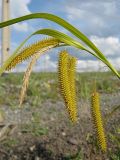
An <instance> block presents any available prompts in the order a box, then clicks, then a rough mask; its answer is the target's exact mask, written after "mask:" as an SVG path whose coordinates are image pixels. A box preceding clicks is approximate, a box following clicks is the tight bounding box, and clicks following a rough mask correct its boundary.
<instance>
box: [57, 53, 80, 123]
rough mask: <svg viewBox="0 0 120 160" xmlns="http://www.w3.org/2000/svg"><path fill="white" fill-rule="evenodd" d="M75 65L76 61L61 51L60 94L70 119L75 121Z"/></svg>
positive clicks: (59, 66)
mask: <svg viewBox="0 0 120 160" xmlns="http://www.w3.org/2000/svg"><path fill="white" fill-rule="evenodd" d="M75 64H76V59H75V58H74V57H72V56H70V55H69V54H68V53H67V51H62V52H61V53H60V56H59V65H58V74H59V84H60V90H61V94H62V96H63V99H64V101H65V105H66V108H67V110H68V113H69V116H70V119H71V121H72V122H76V121H77V105H76V90H75V73H74V71H75Z"/></svg>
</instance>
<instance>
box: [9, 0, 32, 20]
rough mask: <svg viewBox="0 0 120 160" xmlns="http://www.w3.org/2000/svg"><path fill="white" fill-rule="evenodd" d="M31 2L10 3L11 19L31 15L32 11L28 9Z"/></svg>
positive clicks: (15, 0) (13, 1) (26, 0)
mask: <svg viewBox="0 0 120 160" xmlns="http://www.w3.org/2000/svg"><path fill="white" fill-rule="evenodd" d="M30 2H31V0H11V2H10V10H11V17H12V18H15V17H19V16H23V15H26V14H30V13H31V11H30V10H29V8H28V4H29V3H30Z"/></svg>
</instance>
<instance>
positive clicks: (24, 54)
mask: <svg viewBox="0 0 120 160" xmlns="http://www.w3.org/2000/svg"><path fill="white" fill-rule="evenodd" d="M59 43H60V41H59V40H57V39H55V38H48V39H45V40H41V41H38V42H37V43H34V44H32V45H30V46H28V47H26V48H24V49H23V50H21V51H20V52H19V53H18V54H17V55H16V57H15V58H14V59H13V60H12V61H11V63H10V64H9V65H8V66H7V68H6V70H10V69H12V68H14V67H15V66H16V65H17V64H19V63H21V62H23V61H25V60H26V59H27V58H30V57H31V56H32V55H34V54H35V53H37V52H39V51H40V50H41V49H42V48H45V47H48V46H51V45H52V46H53V45H55V46H57V45H58V44H59Z"/></svg>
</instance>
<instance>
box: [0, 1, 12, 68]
mask: <svg viewBox="0 0 120 160" xmlns="http://www.w3.org/2000/svg"><path fill="white" fill-rule="evenodd" d="M9 16H10V0H2V21H7V20H9ZM1 49H2V54H1V65H3V63H4V61H5V60H6V59H7V58H8V56H9V51H10V28H9V27H5V28H3V29H2V48H1Z"/></svg>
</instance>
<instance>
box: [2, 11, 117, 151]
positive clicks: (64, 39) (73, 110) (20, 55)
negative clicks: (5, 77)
mask: <svg viewBox="0 0 120 160" xmlns="http://www.w3.org/2000/svg"><path fill="white" fill-rule="evenodd" d="M29 19H46V20H49V21H52V22H55V23H57V24H58V25H60V26H62V27H63V28H65V29H66V30H67V31H69V32H70V33H71V34H72V35H74V37H76V38H77V40H76V39H75V38H73V37H72V36H68V35H67V34H64V33H62V32H60V31H57V30H54V29H52V28H51V29H46V28H43V29H40V30H37V31H35V32H34V33H32V34H31V35H30V36H29V37H27V38H26V39H25V40H24V41H23V42H22V43H21V44H20V45H19V46H18V48H17V49H16V50H15V51H14V53H13V54H12V55H11V56H10V57H9V58H8V59H7V60H6V61H5V62H4V64H3V66H2V67H1V68H0V75H1V74H2V73H3V72H4V71H7V70H8V71H9V70H10V69H12V68H14V67H15V66H16V65H17V64H19V63H21V62H23V61H25V60H26V59H27V58H30V57H32V60H31V62H30V64H29V66H28V68H27V70H26V73H25V76H24V80H23V86H22V90H21V96H20V104H22V102H23V100H24V96H25V92H26V89H27V86H28V82H29V77H30V74H31V71H32V68H33V66H34V64H35V62H36V60H37V59H38V58H39V56H40V55H41V54H43V53H45V52H46V51H48V50H49V49H54V48H57V47H63V46H71V47H74V48H77V49H79V50H83V51H86V52H88V53H90V54H91V55H92V56H94V57H96V58H97V59H99V60H100V61H102V62H103V63H104V64H105V65H107V66H108V67H109V69H110V70H111V71H112V72H113V73H114V74H115V76H117V77H118V78H120V74H119V73H118V71H117V70H116V69H115V68H114V67H113V65H112V64H111V63H110V62H109V61H108V59H107V58H106V57H105V55H104V54H103V53H102V52H101V51H100V50H99V49H98V48H97V47H96V46H95V44H94V43H92V42H91V41H90V40H89V39H88V38H87V37H86V36H85V35H84V34H83V33H82V32H81V31H80V30H78V29H77V28H75V27H74V26H73V25H71V24H70V23H68V22H67V21H65V20H64V19H62V18H60V17H58V16H56V15H53V14H49V13H34V14H30V15H26V16H22V17H19V18H15V19H11V20H9V21H5V22H1V23H0V28H3V27H6V26H10V25H13V24H15V23H18V22H22V21H25V20H29ZM41 34H42V35H47V36H50V38H48V39H44V40H42V41H38V42H37V43H33V44H31V45H30V46H28V47H25V48H23V46H24V44H25V43H26V42H27V41H28V40H29V39H30V38H31V37H33V36H35V35H41ZM81 42H82V43H81ZM76 61H77V59H76V58H75V57H72V56H70V55H69V54H68V52H67V51H61V53H60V56H59V65H58V73H59V84H60V90H61V95H62V97H63V99H64V101H65V105H66V108H67V110H68V113H69V115H70V119H71V120H72V122H76V121H77V101H76V88H75V66H76ZM91 110H92V116H93V121H94V124H95V126H96V133H97V137H98V141H99V144H100V147H101V149H102V150H103V151H106V140H105V134H104V129H103V124H102V118H101V113H100V106H99V95H98V93H97V92H95V93H93V96H92V107H91Z"/></svg>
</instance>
